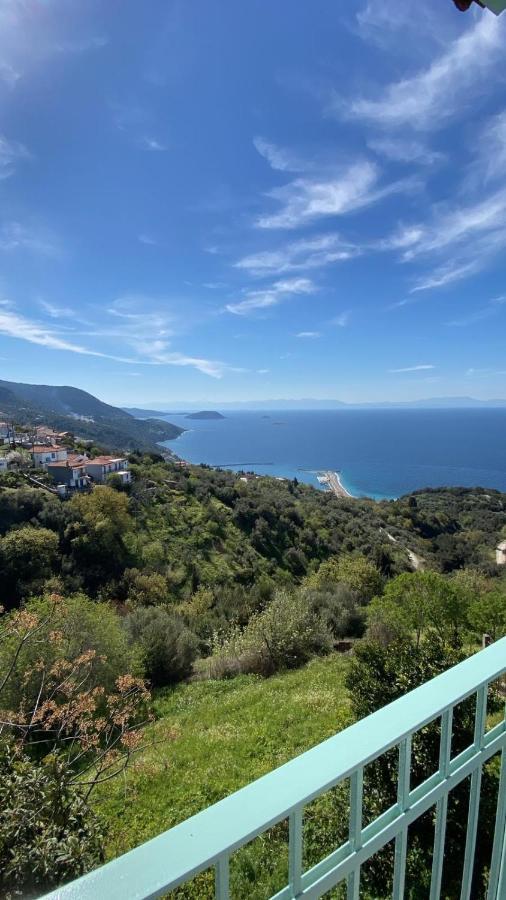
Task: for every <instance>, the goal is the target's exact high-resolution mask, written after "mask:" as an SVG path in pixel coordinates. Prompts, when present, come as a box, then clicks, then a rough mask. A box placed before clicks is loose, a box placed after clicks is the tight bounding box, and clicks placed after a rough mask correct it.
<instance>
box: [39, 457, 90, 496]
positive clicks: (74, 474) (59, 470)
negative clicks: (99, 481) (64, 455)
mask: <svg viewBox="0 0 506 900" xmlns="http://www.w3.org/2000/svg"><path fill="white" fill-rule="evenodd" d="M46 469H47V471H48V472H49V474H50V476H51V478H52V479H53V481H54V483H55V484H56V485H65V487H66V488H67V490H74V491H84V490H87V489H88V488H89V487H90V486H91V484H90V482H91V479H90V476H89V475H87V474H86V466H85V464H84V462H83V461H75V460H74V461H72V460H71V459H67V460H66V461H65V462H50V463H47V465H46Z"/></svg>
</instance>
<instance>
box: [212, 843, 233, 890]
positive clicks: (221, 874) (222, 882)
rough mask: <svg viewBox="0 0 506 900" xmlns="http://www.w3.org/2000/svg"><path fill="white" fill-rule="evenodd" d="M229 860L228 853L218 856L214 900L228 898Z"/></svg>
mask: <svg viewBox="0 0 506 900" xmlns="http://www.w3.org/2000/svg"><path fill="white" fill-rule="evenodd" d="M229 863H230V860H229V856H228V853H224V854H223V856H220V857H219V859H218V860H217V862H216V867H215V882H214V893H215V897H216V900H230V866H229Z"/></svg>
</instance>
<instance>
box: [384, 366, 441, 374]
mask: <svg viewBox="0 0 506 900" xmlns="http://www.w3.org/2000/svg"><path fill="white" fill-rule="evenodd" d="M435 368H436V367H435V366H431V365H422V366H405V367H404V368H403V369H389V370H388V371H389V373H390V374H391V375H397V374H400V373H402V372H427V371H428V370H429V369H435Z"/></svg>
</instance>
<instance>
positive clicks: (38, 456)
mask: <svg viewBox="0 0 506 900" xmlns="http://www.w3.org/2000/svg"><path fill="white" fill-rule="evenodd" d="M32 460H33V464H34V466H42V468H45V467H46V466H47V464H48V463H52V462H66V460H67V449H66V447H55V446H54V445H53V446H51V445H50V446H48V447H44V446H43V445H42V444H35V445H34V446H33V448H32Z"/></svg>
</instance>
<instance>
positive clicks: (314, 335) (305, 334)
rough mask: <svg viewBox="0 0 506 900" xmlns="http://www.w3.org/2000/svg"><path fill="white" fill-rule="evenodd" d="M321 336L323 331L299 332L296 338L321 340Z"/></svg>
mask: <svg viewBox="0 0 506 900" xmlns="http://www.w3.org/2000/svg"><path fill="white" fill-rule="evenodd" d="M321 336H322V335H321V331H299V332H297V334H296V335H295V337H296V338H319V337H321Z"/></svg>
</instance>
